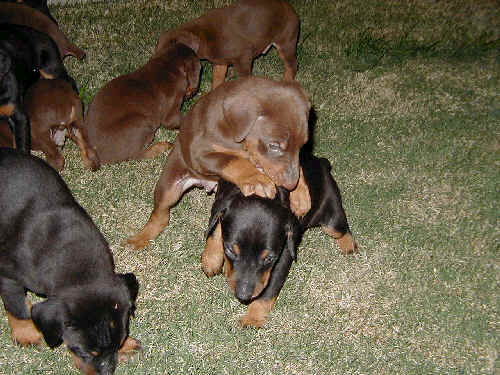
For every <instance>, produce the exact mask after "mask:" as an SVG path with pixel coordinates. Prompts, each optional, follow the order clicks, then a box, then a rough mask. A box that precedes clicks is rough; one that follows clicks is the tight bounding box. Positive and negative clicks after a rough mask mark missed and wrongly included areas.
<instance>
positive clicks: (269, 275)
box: [201, 155, 357, 327]
mask: <svg viewBox="0 0 500 375" xmlns="http://www.w3.org/2000/svg"><path fill="white" fill-rule="evenodd" d="M301 167H302V169H303V171H304V179H305V182H306V185H307V186H308V188H309V190H310V196H311V209H310V210H309V212H307V213H306V214H305V216H303V217H300V218H299V217H296V216H295V215H294V214H293V213H292V211H291V210H290V202H289V193H288V192H287V191H286V190H285V189H282V188H280V189H279V190H278V195H277V197H276V198H275V199H273V200H270V199H264V198H259V197H256V196H249V197H245V196H244V195H243V194H242V193H241V191H240V190H239V189H238V188H237V187H236V186H235V185H233V184H231V183H229V182H226V181H220V182H219V186H218V190H217V194H216V197H215V202H214V205H213V206H212V213H211V218H210V221H209V226H208V230H207V232H206V234H207V240H206V245H205V249H204V250H203V253H202V256H201V261H202V268H203V271H204V272H205V274H206V275H207V276H208V277H210V276H213V275H215V274H217V273H219V272H221V271H222V269H223V268H224V274H225V277H226V279H227V281H228V283H229V285H230V287H231V289H232V290H233V292H234V294H235V296H236V298H237V299H238V300H239V301H240V302H242V303H244V304H248V310H247V313H246V314H245V315H244V316H243V317H242V318H241V320H240V322H241V324H242V325H243V326H255V327H262V326H263V325H264V324H265V323H266V321H267V315H268V313H269V312H270V311H271V310H272V308H273V306H274V303H275V302H276V299H277V298H278V294H279V292H280V290H281V288H282V287H283V284H284V283H285V280H286V278H287V276H288V272H289V270H290V267H291V265H292V261H293V260H295V259H296V247H297V245H298V243H299V241H300V238H301V236H302V233H303V232H304V231H305V230H306V229H308V228H311V227H316V226H321V227H322V228H323V230H324V231H325V232H326V233H327V234H329V235H331V236H333V237H334V238H335V239H336V240H337V243H338V245H339V248H340V251H341V252H342V253H343V254H349V253H352V252H354V251H355V250H356V249H357V244H356V242H355V241H354V239H353V237H352V234H351V231H350V229H349V225H348V223H347V218H346V215H345V212H344V208H343V207H342V200H341V196H340V191H339V188H338V186H337V183H336V182H335V180H334V179H333V177H332V176H331V174H330V169H331V166H330V163H329V162H328V160H326V159H318V158H316V157H314V156H312V155H301Z"/></svg>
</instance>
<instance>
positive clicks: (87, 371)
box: [70, 352, 97, 375]
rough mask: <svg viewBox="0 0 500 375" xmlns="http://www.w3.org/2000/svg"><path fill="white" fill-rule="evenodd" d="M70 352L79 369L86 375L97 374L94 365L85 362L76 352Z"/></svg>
mask: <svg viewBox="0 0 500 375" xmlns="http://www.w3.org/2000/svg"><path fill="white" fill-rule="evenodd" d="M70 353H71V355H72V356H73V362H74V364H75V366H76V368H77V369H79V370H80V371H81V372H83V373H84V374H85V375H96V374H97V371H96V370H95V369H94V368H93V367H92V366H90V365H88V364H86V363H85V362H83V360H82V359H81V358H80V357H78V356H77V355H76V354H75V353H73V352H70Z"/></svg>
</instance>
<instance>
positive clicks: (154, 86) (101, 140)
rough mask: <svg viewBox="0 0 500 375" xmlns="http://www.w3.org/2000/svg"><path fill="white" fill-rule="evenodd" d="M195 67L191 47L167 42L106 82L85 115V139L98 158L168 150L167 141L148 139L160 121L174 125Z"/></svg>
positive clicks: (193, 82) (191, 89)
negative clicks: (141, 63)
mask: <svg viewBox="0 0 500 375" xmlns="http://www.w3.org/2000/svg"><path fill="white" fill-rule="evenodd" d="M200 70H201V64H200V60H199V59H198V58H197V57H196V55H195V54H194V52H193V51H192V50H191V49H190V48H188V47H186V46H185V45H183V44H177V43H171V44H168V45H165V46H164V47H163V49H159V50H157V51H156V53H155V54H154V55H153V56H152V57H151V59H150V60H149V61H148V62H147V64H146V65H144V66H143V67H142V68H140V69H139V70H137V71H135V72H133V73H130V74H127V75H124V76H120V77H118V78H115V79H114V80H112V81H111V82H109V83H108V84H106V85H105V86H104V87H103V88H102V89H101V90H100V91H99V92H98V93H97V95H96V96H95V98H94V100H93V101H92V103H91V104H90V106H89V109H88V111H87V116H86V118H85V128H86V129H87V132H88V138H89V142H90V144H91V145H92V146H93V147H94V148H95V150H96V152H97V155H98V156H99V159H100V161H101V163H116V162H120V161H124V160H130V159H143V158H152V157H154V156H156V155H157V154H159V153H161V152H163V151H166V150H169V149H170V148H171V146H172V145H171V144H170V143H168V142H158V143H155V144H153V145H151V143H152V142H153V140H154V136H155V133H156V131H157V130H158V128H159V127H160V125H163V126H165V127H167V128H169V129H175V128H178V127H179V124H180V121H181V113H180V107H181V104H182V101H183V99H184V98H185V97H190V96H192V95H193V94H194V93H195V92H196V90H197V88H198V83H199V78H200Z"/></svg>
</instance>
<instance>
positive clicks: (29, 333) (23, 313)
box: [0, 277, 42, 346]
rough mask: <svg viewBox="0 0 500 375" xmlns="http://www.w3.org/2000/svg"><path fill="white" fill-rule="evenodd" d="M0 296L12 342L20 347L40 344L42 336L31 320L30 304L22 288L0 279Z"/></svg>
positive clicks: (7, 280) (11, 281) (9, 280)
mask: <svg viewBox="0 0 500 375" xmlns="http://www.w3.org/2000/svg"><path fill="white" fill-rule="evenodd" d="M0 295H1V297H2V300H3V304H4V307H5V312H6V313H7V319H8V321H9V327H10V332H11V337H12V340H13V341H14V342H15V343H18V344H19V345H21V346H28V345H39V344H41V343H42V335H41V333H40V331H38V329H37V328H36V327H35V324H34V323H33V321H32V320H31V313H30V310H31V304H30V303H29V302H28V300H27V299H26V290H25V289H24V287H23V286H22V285H20V284H18V283H17V282H15V281H14V280H11V279H6V278H4V277H0Z"/></svg>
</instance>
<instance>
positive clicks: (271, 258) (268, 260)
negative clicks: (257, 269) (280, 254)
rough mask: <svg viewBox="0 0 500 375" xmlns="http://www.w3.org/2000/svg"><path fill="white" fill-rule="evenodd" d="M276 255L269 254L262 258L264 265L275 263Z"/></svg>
mask: <svg viewBox="0 0 500 375" xmlns="http://www.w3.org/2000/svg"><path fill="white" fill-rule="evenodd" d="M275 259H276V256H275V255H274V254H269V255H267V256H266V257H265V258H264V259H262V263H263V264H264V266H269V265H271V264H273V263H274V260H275Z"/></svg>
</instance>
